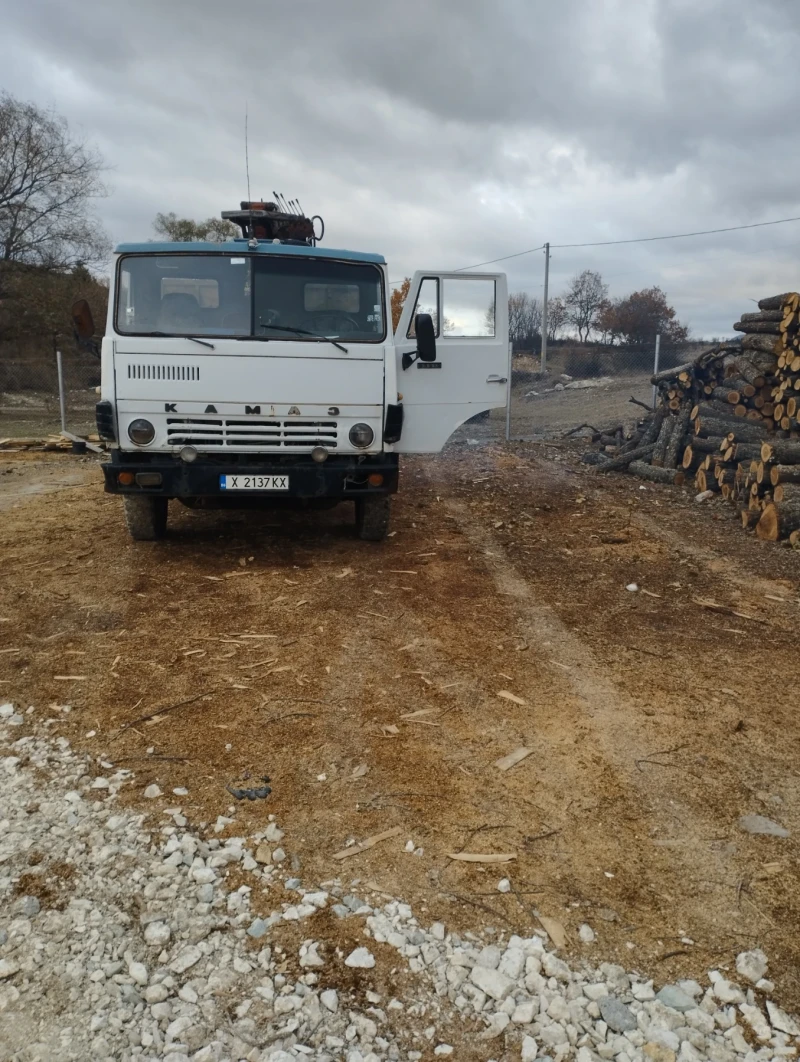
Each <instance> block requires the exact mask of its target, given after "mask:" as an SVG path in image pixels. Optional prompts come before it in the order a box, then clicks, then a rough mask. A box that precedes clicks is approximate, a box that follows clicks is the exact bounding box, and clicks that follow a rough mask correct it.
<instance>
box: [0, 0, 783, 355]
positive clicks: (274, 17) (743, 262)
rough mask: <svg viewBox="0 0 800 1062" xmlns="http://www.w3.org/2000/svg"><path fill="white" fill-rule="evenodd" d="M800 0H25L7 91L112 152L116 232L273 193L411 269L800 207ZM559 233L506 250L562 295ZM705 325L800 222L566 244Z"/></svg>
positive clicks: (511, 275)
mask: <svg viewBox="0 0 800 1062" xmlns="http://www.w3.org/2000/svg"><path fill="white" fill-rule="evenodd" d="M799 55H800V4H799V3H798V2H797V0H558V2H554V0H491V2H489V0H405V2H404V3H402V4H388V3H376V2H375V0H369V2H368V0H292V2H291V3H286V2H285V0H282V2H280V3H278V2H276V0H234V2H233V3H229V4H220V3H218V2H214V3H212V2H210V0H169V2H166V3H165V2H164V0H158V2H156V0H135V2H134V3H131V2H130V0H126V2H125V3H122V2H120V0H81V2H80V4H77V3H71V4H63V3H59V2H56V0H26V3H25V4H14V5H7V6H6V9H5V12H4V17H3V34H2V37H0V89H5V90H6V91H8V92H10V93H11V94H12V95H15V96H17V97H19V98H21V99H25V100H31V101H33V102H35V103H37V104H39V105H41V106H44V107H52V108H54V109H55V110H56V111H57V112H58V113H60V114H62V115H63V116H64V117H65V118H66V119H67V121H68V122H69V124H70V127H71V128H72V130H73V131H74V132H75V133H76V134H77V135H78V136H80V137H82V138H85V139H86V140H87V141H89V142H90V143H92V144H93V145H94V146H95V147H96V148H97V149H98V150H99V151H100V152H101V154H102V156H103V157H104V158H105V160H106V163H107V165H108V171H107V173H106V175H105V183H106V185H107V187H108V191H109V194H108V196H107V197H106V198H105V199H102V200H100V201H98V203H97V210H98V213H99V215H100V217H101V219H102V221H103V223H104V225H105V227H106V229H107V231H108V232H109V234H110V236H111V238H112V240H114V241H115V242H119V241H135V240H142V239H148V238H150V237H151V236H152V235H153V233H152V220H153V218H154V216H155V214H156V213H157V212H159V211H164V212H168V211H175V212H176V213H177V214H179V215H181V216H191V217H198V218H199V217H207V216H209V215H217V214H218V213H219V212H220V211H221V210H225V209H232V208H235V207H237V206H238V204H239V202H240V200H242V199H246V198H247V185H246V176H245V151H244V116H245V107H247V109H248V113H249V156H250V181H251V191H252V196H253V198H254V199H256V198H258V197H261V196H266V197H271V193H272V191H273V189H274V190H277V191H279V192H283V193H284V194H285V195H286V196H287V197H290V198H299V200H300V202H301V203H302V205H303V207H304V208H305V209H306V211H307V212H308V213H318V214H321V215H322V216H323V217H324V219H325V224H326V235H325V239H324V244H325V245H327V246H330V247H347V248H351V249H356V250H366V251H378V252H380V253H382V254H384V255H385V256H386V258H387V261H388V262H389V265H390V276H391V278H392V280H401V279H402V278H403V277H404V276H405V275H407V274H409V273H412V272H413V271H414V270H416V269H457V268H462V267H464V266H469V265H472V264H473V263H479V262H484V261H486V260H489V259H494V258H499V257H501V256H504V255H511V254H515V253H517V252H519V251H523V250H526V249H527V248H534V247H538V246H539V245H541V244H543V243H544V242H545V241H549V242H550V243H551V244H566V243H585V242H596V241H604V240H625V239H632V238H637V237H645V236H660V235H667V234H670V233H680V232H691V231H695V230H699V229H713V228H721V227H726V226H734V225H748V224H754V223H757V222H763V221H771V220H774V219H778V218H791V217H795V216H800V180H799V179H798V173H800V137H798V136H797V129H796V119H795V117H794V115H795V110H796V101H797V99H798V97H799V96H800V63H798V61H797V57H798V56H799ZM543 267H544V255H543V252H541V251H537V252H535V253H532V254H528V255H522V256H520V257H516V258H513V259H510V260H509V261H507V262H500V263H497V264H496V265H494V266H490V267H486V268H487V269H495V270H499V271H505V272H507V274H508V279H509V288H510V290H512V291H527V292H528V293H529V294H531V295H534V296H539V297H541V294H542V283H543ZM583 269H595V270H598V271H599V272H600V273H601V274H602V275H603V277H604V279H605V280H606V281H607V283H608V285H609V288H610V293H611V295H612V296H621V295H625V294H627V293H628V292H630V291H633V290H637V289H641V288H644V287H650V286H652V285H654V284H657V285H660V286H661V287H662V288H663V289H664V290H665V291H666V292H667V295H668V297H669V300H670V302H671V303H672V304H673V305H674V306H675V308H676V310H677V312H678V316H679V318H680V319H681V320H682V321H683V322H684V323H686V324H688V325H689V326H690V329H691V332H692V335H693V336H695V337H706V338H710V337H712V336H720V335H729V334H731V325H732V323H733V322H734V320H736V319H737V317H738V316H739V315H740V314H741V313H743V312H748V311H751V310H754V309H755V305H754V302H753V300H757V299H758V298H761V297H763V296H765V295H770V294H775V293H777V292H780V291H785V290H797V288H798V287H800V222H793V223H790V224H785V225H777V226H770V227H766V228H757V229H751V230H748V231H742V232H730V233H723V234H719V235H715V236H704V237H697V238H692V239H680V240H670V241H658V242H653V243H644V244H632V245H631V244H628V245H621V246H616V247H595V248H561V249H558V248H556V249H554V250H553V252H552V260H551V275H550V291H551V294H558V293H559V292H560V291H562V290H563V289H564V288H565V286H566V285H567V283H568V282H569V279H570V278H571V277H572V276H573V275H574V274H575V273H578V272H580V271H581V270H583Z"/></svg>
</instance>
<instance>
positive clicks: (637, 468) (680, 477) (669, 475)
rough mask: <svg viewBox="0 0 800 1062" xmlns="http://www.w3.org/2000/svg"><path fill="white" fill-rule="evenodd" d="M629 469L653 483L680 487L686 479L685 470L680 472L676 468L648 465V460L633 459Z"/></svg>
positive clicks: (640, 477)
mask: <svg viewBox="0 0 800 1062" xmlns="http://www.w3.org/2000/svg"><path fill="white" fill-rule="evenodd" d="M628 471H629V472H631V473H632V474H633V475H634V476H638V477H639V479H648V480H650V481H651V482H652V483H669V484H673V485H675V486H678V487H680V486H681V485H682V484H683V482H684V481H685V479H686V477H685V475H684V474H683V472H678V471H677V469H675V468H656V467H655V466H654V465H648V464H647V462H646V461H632V462H631V464H630V465H629V466H628Z"/></svg>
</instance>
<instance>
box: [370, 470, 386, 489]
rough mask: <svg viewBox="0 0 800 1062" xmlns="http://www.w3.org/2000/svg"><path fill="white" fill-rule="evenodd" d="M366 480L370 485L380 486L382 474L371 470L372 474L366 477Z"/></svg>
mask: <svg viewBox="0 0 800 1062" xmlns="http://www.w3.org/2000/svg"><path fill="white" fill-rule="evenodd" d="M367 482H368V483H369V485H370V486H371V487H380V486H382V485H383V476H382V475H381V474H380V472H373V473H372V475H371V476H369V477H368V478H367Z"/></svg>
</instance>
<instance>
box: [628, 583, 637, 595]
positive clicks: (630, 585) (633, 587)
mask: <svg viewBox="0 0 800 1062" xmlns="http://www.w3.org/2000/svg"><path fill="white" fill-rule="evenodd" d="M625 589H626V590H629V591H630V592H631V593H632V594H635V593H636V591H637V590H638V589H639V587H638V585H637V584H636V583H628V585H627V586H626V587H625Z"/></svg>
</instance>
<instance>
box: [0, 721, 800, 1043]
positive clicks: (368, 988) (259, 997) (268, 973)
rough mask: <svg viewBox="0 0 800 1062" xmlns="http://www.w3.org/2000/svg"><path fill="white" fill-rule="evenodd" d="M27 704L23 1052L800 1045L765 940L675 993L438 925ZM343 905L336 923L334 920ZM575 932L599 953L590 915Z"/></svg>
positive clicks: (0, 771) (0, 807)
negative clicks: (164, 783)
mask: <svg viewBox="0 0 800 1062" xmlns="http://www.w3.org/2000/svg"><path fill="white" fill-rule="evenodd" d="M17 714H18V713H17V712H16V711H15V710H14V706H13V705H11V706H6V705H0V740H2V741H4V749H3V752H2V753H1V754H0V1059H3V1060H4V1062H6V1060H8V1062H87V1060H92V1062H96V1060H97V1062H112V1060H113V1062H134V1060H141V1062H189V1060H191V1062H240V1060H246V1062H296V1060H298V1059H309V1060H311V1062H340V1060H341V1062H382V1060H389V1062H406V1060H407V1062H420V1060H422V1059H428V1058H434V1057H435V1058H440V1057H441V1058H448V1057H452V1058H459V1057H465V1056H466V1055H467V1054H469V1057H471V1058H473V1057H474V1058H477V1057H480V1058H481V1059H485V1060H487V1062H489V1060H493V1062H526V1060H527V1062H533V1060H534V1059H541V1060H545V1059H549V1060H550V1062H564V1060H566V1059H576V1060H577V1062H597V1060H612V1059H613V1060H618V1062H704V1060H706V1059H707V1060H709V1062H740V1060H741V1062H762V1060H763V1062H767V1060H772V1059H778V1058H792V1057H795V1055H796V1048H797V1046H798V1044H800V1027H798V1024H797V1022H796V1019H795V1018H794V1017H793V1016H792V1015H789V1014H787V1013H785V1012H784V1011H783V1010H782V1009H781V1008H780V1007H778V1006H777V1004H776V1003H775V1002H774V1001H773V1000H771V999H769V998H767V997H768V996H769V994H770V992H771V991H772V984H771V982H769V981H767V980H766V974H767V970H768V961H767V957H766V955H764V953H763V952H760V951H758V950H754V951H751V952H742V953H741V954H740V955H739V956H738V957H737V956H735V955H731V956H729V957H728V968H726V969H724V970H712V971H709V973H708V978H707V981H708V983H707V985H706V986H703V985H700V984H696V983H695V982H691V981H682V982H679V983H677V984H670V985H662V986H660V987H659V988H658V989H656V987H655V986H654V985H653V984H652V982H651V981H649V980H648V979H647V978H646V977H642V976H640V975H638V974H637V973H635V972H633V971H630V970H626V969H624V968H623V967H622V966H619V965H615V964H610V963H604V962H601V961H600V960H599V958H598V960H597V965H596V966H591V965H589V964H588V963H585V962H581V963H579V964H576V965H575V966H570V965H568V963H567V962H566V961H565V960H564V959H563V958H561V957H560V956H558V955H556V954H555V953H554V952H553V951H551V950H549V949H550V948H551V944H550V942H549V939H548V937H547V935H546V934H545V933H544V932H543V931H537V932H535V933H533V934H532V935H531V936H529V937H520V936H510V937H508V938H505V939H502V940H501V939H499V938H498V936H497V934H495V933H494V932H492V935H491V936H489V937H488V939H487V934H486V933H483V932H482V931H481V928H480V926H476V927H475V929H474V931H473V932H471V933H459V934H455V933H453V932H451V930H450V929H449V927H448V926H447V925H446V924H445V923H443V922H436V923H434V924H432V925H430V926H426V925H425V924H424V923H423V922H421V921H419V920H418V919H417V918H416V917H415V914H414V912H413V911H412V909H411V907H409V906H408V905H407V904H405V903H403V902H402V900H401V899H392V900H387V898H386V897H385V896H383V895H380V896H378V894H376V893H374V892H371V891H370V889H369V887H365V886H364V885H363V884H360V883H359V882H358V880H356V881H343V880H340V879H332V880H330V881H326V882H322V883H313V882H304V881H303V880H302V878H300V877H297V876H295V877H289V876H288V875H287V873H286V871H284V869H283V868H282V866H281V863H282V862H283V861H284V859H285V858H286V857H285V851H286V850H288V851H290V852H291V851H292V846H291V844H290V843H288V842H287V843H286V849H284V850H281V849H275V848H274V847H273V846H274V845H276V844H277V843H278V842H280V841H283V840H284V836H285V835H284V830H283V829H281V828H280V827H279V826H278V825H277V824H276V823H274V822H270V824H269V825H268V826H267V827H266V829H265V830H264V831H263V832H262V833H260V834H258V835H256V836H250V837H229V836H224V837H223V836H221V834H222V833H223V831H225V832H229V830H230V831H233V830H235V818H233V819H227V820H226V821H225V822H224V823H222V826H221V828H218V827H220V822H219V820H217V822H216V823H211V824H207V825H204V824H200V825H199V826H197V827H193V826H191V825H190V824H189V823H188V822H187V818H186V817H185V816H184V814H183V811H182V809H181V808H180V807H179V806H171V807H170V808H168V809H165V808H163V807H162V806H161V804H162V803H163V802H164V801H159V800H158V797H157V796H150V795H149V794H148V793H147V791H146V790H145V791H144V795H145V796H146V797H147V805H146V806H147V812H148V813H147V814H144V813H140V812H138V811H136V810H132V809H130V808H128V807H126V808H123V807H121V806H120V803H119V799H118V797H119V794H120V792H121V791H122V790H124V789H125V788H126V787H127V788H129V789H133V790H134V791H138V793H139V794H140V795H142V792H143V791H142V790H141V788H139V789H138V790H137V788H136V779H135V776H133V775H132V774H131V772H128V771H119V770H114V768H113V766H112V765H110V764H108V763H107V764H106V765H105V767H104V773H102V774H101V773H100V772H99V770H98V768H99V767H100V764H99V763H98V764H94V763H92V762H91V761H90V760H89V759H87V758H86V757H84V756H80V755H77V754H75V753H74V752H73V751H72V750H71V748H70V747H69V744H68V742H67V741H66V740H65V739H63V738H57V739H55V740H52V739H49V738H48V739H45V738H44V737H39V736H36V735H30V734H25V733H24V730H20V729H19V728H13V729H9V723H10V721H11V720H12V719H13V718H14V716H15V715H17ZM99 778H102V779H103V780H104V782H105V784H104V785H97V784H96V783H97V780H98V779H99ZM150 788H151V787H148V789H150ZM156 788H157V787H156ZM160 795H161V792H160V790H159V796H160ZM181 795H183V794H182V793H175V792H174V791H173V792H172V794H171V795H170V796H169V798H168V799H169V800H170V801H172V802H173V804H174V797H176V796H181ZM166 799H167V798H165V800H166ZM230 814H231V815H233V814H234V813H233V812H230ZM284 825H285V824H284ZM289 840H290V841H291V838H290V839H289ZM33 853H36V856H35V858H32V855H33ZM276 856H277V858H276ZM289 862H291V861H289ZM287 868H288V863H287ZM230 870H235V874H234V875H233V877H232V878H231V879H229V880H230V881H231V882H236V886H235V887H234V886H233V885H232V884H231V885H230V886H229V885H228V884H227V880H228V879H226V876H225V875H226V873H227V872H228V871H230ZM297 873H298V872H297V871H295V874H297ZM23 875H24V877H23ZM243 881H245V882H247V884H242V882H243ZM267 894H268V895H269V896H270V897H273V898H276V897H277V898H280V897H284V898H285V899H284V900H283V902H278V900H277V899H274V900H273V904H272V909H271V910H267V911H265V910H264V909H263V908H259V909H258V913H256V911H255V910H253V909H251V897H252V896H255V895H267ZM328 910H333V911H334V912H335V914H336V915H337V916H338V917H337V918H334V919H332V920H331V919H329V918H328V917H323V918H315V916H316V915H318V914H319V913H320V912H327V911H328ZM279 925H283V926H285V927H286V928H287V930H291V932H292V933H295V934H296V938H295V937H292V938H291V939H296V943H295V944H292V945H291V949H290V946H289V945H288V944H287V943H286V942H287V940H288V939H290V938H289V937H287V935H286V932H283V933H281V934H275V933H273V929H274V927H276V926H279ZM292 927H294V928H292ZM590 933H591V939H590ZM340 935H341V936H340ZM578 937H579V939H580V940H581V941H583V942H584V943H591V942H592V941H594V948H593V951H592V953H593V954H597V953H599V952H600V951H601V948H602V942H598V941H597V940H596V939H595V934H594V931H593V930H591V928H590V927H589V926H587V925H584V926H583V927H581V929H580V930H579V931H578ZM359 939H360V940H363V941H364V943H363V944H360V945H359V946H355V947H354V944H355V942H356V941H358V940H359ZM345 940H346V941H348V942H349V943H347V944H345V943H343V941H345ZM281 941H282V942H283V944H281V943H280V942H281ZM290 950H293V954H290V953H289V952H290ZM343 967H347V968H348V969H347V970H345V969H343ZM734 968H735V973H732V972H731V971H732V970H734ZM393 993H396V995H394V994H393Z"/></svg>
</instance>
